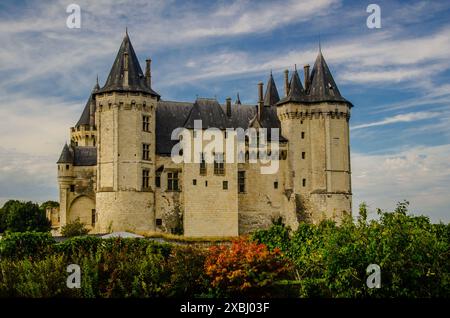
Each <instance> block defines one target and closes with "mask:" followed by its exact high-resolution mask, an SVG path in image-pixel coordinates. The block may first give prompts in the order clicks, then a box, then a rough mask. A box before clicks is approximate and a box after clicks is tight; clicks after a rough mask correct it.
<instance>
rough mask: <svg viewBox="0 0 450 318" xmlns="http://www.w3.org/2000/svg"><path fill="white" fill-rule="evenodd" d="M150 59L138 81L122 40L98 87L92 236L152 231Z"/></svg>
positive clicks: (135, 65)
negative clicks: (111, 64)
mask: <svg viewBox="0 0 450 318" xmlns="http://www.w3.org/2000/svg"><path fill="white" fill-rule="evenodd" d="M150 79H151V75H150V60H147V67H146V74H145V76H144V74H143V72H142V70H141V67H140V66H139V61H138V59H137V57H136V54H135V52H134V49H133V46H132V45H131V42H130V39H129V37H128V34H126V35H125V37H124V39H123V41H122V45H121V46H120V49H119V52H118V53H117V56H116V59H115V61H114V64H113V66H112V68H111V71H110V74H109V76H108V79H107V81H106V84H105V85H104V87H102V88H101V89H99V90H98V91H96V92H95V93H94V94H93V95H94V98H95V103H96V105H95V106H96V112H95V121H96V127H97V191H96V209H97V215H98V222H97V224H96V226H97V228H96V231H97V232H103V233H104V232H110V231H138V232H139V231H142V232H143V231H153V230H154V229H155V211H154V208H155V205H154V200H155V198H154V175H155V111H156V104H157V101H158V100H159V95H158V94H157V93H156V92H155V91H153V90H152V88H151V80H150Z"/></svg>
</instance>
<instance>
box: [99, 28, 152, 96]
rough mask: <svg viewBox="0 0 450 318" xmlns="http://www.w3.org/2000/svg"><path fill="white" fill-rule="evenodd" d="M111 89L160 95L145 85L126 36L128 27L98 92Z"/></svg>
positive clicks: (144, 79)
mask: <svg viewBox="0 0 450 318" xmlns="http://www.w3.org/2000/svg"><path fill="white" fill-rule="evenodd" d="M127 75H128V76H127ZM111 91H132V92H144V93H148V94H150V95H152V96H155V97H157V98H158V99H159V97H160V96H159V94H158V93H156V92H155V91H154V90H153V89H152V88H151V87H149V86H148V85H147V82H146V78H145V76H144V73H143V72H142V69H141V66H140V65H139V60H138V58H137V56H136V53H135V51H134V48H133V45H132V44H131V40H130V38H129V36H128V28H126V30H125V37H124V38H123V41H122V44H121V45H120V48H119V51H118V52H117V55H116V58H115V60H114V63H113V65H112V67H111V71H110V72H109V75H108V78H107V80H106V83H105V86H103V87H102V88H101V89H100V92H111Z"/></svg>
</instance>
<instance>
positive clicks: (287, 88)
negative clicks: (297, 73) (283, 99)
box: [284, 70, 289, 96]
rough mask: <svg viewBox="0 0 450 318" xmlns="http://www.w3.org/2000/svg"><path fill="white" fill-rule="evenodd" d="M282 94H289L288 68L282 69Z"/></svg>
mask: <svg viewBox="0 0 450 318" xmlns="http://www.w3.org/2000/svg"><path fill="white" fill-rule="evenodd" d="M284 95H285V96H288V95H289V70H284Z"/></svg>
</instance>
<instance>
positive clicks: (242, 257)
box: [205, 238, 290, 296]
mask: <svg viewBox="0 0 450 318" xmlns="http://www.w3.org/2000/svg"><path fill="white" fill-rule="evenodd" d="M289 267H290V266H289V265H288V261H287V260H286V259H285V258H284V256H283V255H282V254H281V251H280V250H279V249H278V248H275V249H274V250H272V251H270V250H269V249H268V248H267V246H266V245H264V244H261V243H256V242H250V241H248V239H246V238H240V239H237V240H235V241H233V242H232V244H231V246H226V245H222V246H213V247H211V248H210V249H209V253H208V256H207V258H206V261H205V273H206V275H207V276H208V278H209V279H210V282H211V286H212V288H213V291H214V292H215V293H216V295H217V296H238V295H246V296H265V295H267V294H268V293H269V292H270V289H271V287H272V286H273V284H274V282H276V281H277V280H280V279H281V278H283V276H286V274H287V273H288V272H289Z"/></svg>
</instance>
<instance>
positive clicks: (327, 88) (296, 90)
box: [277, 50, 353, 107]
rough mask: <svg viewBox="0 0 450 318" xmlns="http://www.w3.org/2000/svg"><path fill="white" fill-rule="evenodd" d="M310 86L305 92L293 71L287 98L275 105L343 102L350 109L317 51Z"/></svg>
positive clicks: (323, 59)
mask: <svg viewBox="0 0 450 318" xmlns="http://www.w3.org/2000/svg"><path fill="white" fill-rule="evenodd" d="M309 83H311V84H310V86H309V88H308V91H305V90H304V88H303V86H302V84H301V81H300V77H299V76H298V73H297V70H295V71H294V73H293V75H292V78H291V82H290V88H289V94H288V96H286V97H284V98H283V99H281V100H280V101H279V102H278V104H277V105H282V104H284V103H287V102H302V103H317V102H344V103H347V104H349V105H350V107H352V106H353V105H352V103H350V102H349V101H348V100H346V99H345V98H344V97H342V95H341V93H340V92H339V89H338V87H337V85H336V82H335V81H334V79H333V76H332V75H331V72H330V69H329V68H328V65H327V63H326V61H325V58H324V57H323V55H322V51H321V50H319V54H318V55H317V58H316V61H315V63H314V67H313V69H312V71H311V74H310V77H309Z"/></svg>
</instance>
